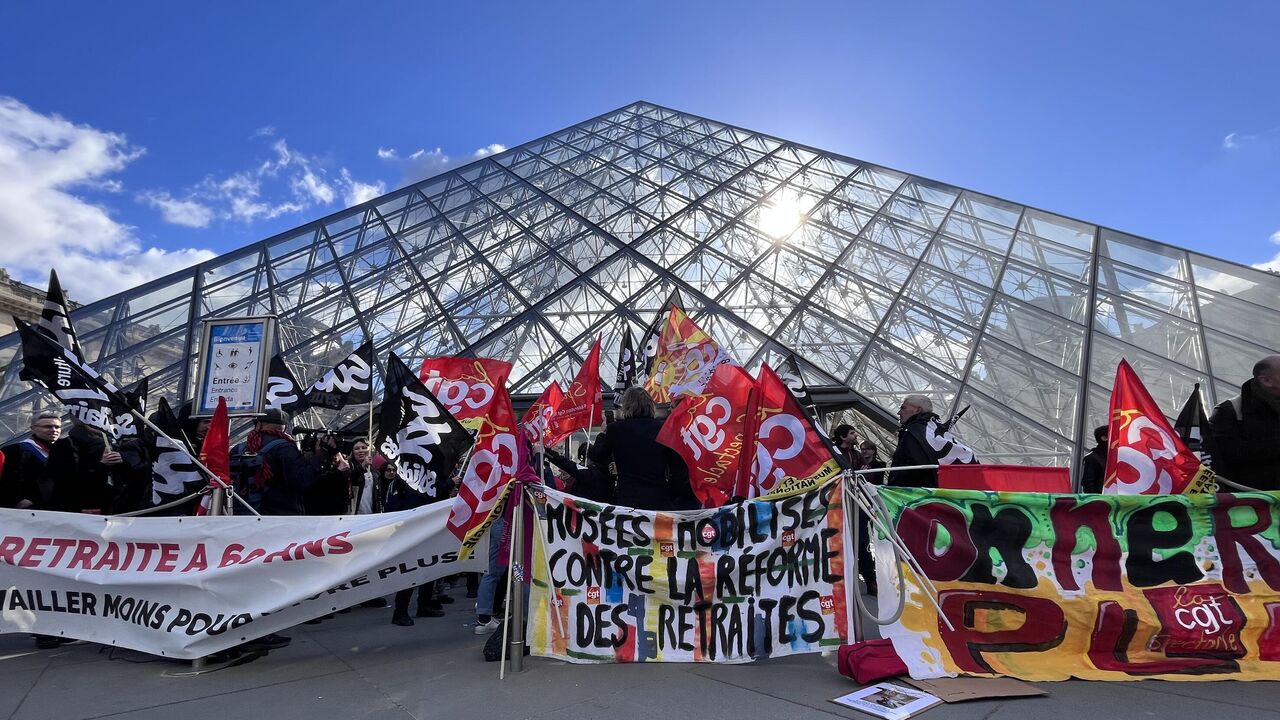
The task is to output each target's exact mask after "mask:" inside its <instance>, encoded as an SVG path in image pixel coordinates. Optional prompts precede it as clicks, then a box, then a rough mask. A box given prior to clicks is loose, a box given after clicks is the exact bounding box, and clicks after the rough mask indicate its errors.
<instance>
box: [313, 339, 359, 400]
mask: <svg viewBox="0 0 1280 720" xmlns="http://www.w3.org/2000/svg"><path fill="white" fill-rule="evenodd" d="M371 400H373V341H372V340H366V341H365V342H364V344H363V345H361V346H360V347H358V348H356V351H355V352H353V353H351V354H350V355H348V356H347V358H346V359H345V360H343V361H342V362H340V363H338V364H337V365H335V366H334V367H333V369H332V370H330V371H329V372H327V373H325V374H324V377H322V378H320V379H319V380H317V381H316V383H315V384H314V385H312V386H311V389H310V390H308V391H307V404H308V405H310V406H311V407H322V408H328V409H330V410H337V409H338V408H341V407H345V406H347V405H362V404H364V403H367V402H369V401H371Z"/></svg>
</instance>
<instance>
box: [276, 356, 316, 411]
mask: <svg viewBox="0 0 1280 720" xmlns="http://www.w3.org/2000/svg"><path fill="white" fill-rule="evenodd" d="M266 405H267V409H268V410H280V411H281V412H287V413H292V412H297V411H299V410H306V409H307V407H308V404H307V399H306V398H305V397H303V395H302V391H301V390H300V389H299V387H298V379H297V378H295V377H294V376H293V373H292V372H290V370H289V365H288V364H287V363H285V361H284V358H283V357H282V356H281V355H279V354H278V353H277V354H276V355H275V356H274V357H272V358H271V367H270V368H269V372H268V375H267V394H266Z"/></svg>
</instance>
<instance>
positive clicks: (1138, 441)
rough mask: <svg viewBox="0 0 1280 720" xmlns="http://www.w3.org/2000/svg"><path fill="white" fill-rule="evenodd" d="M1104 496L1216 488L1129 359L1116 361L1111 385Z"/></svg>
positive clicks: (1211, 476)
mask: <svg viewBox="0 0 1280 720" xmlns="http://www.w3.org/2000/svg"><path fill="white" fill-rule="evenodd" d="M1107 438H1108V441H1107V470H1106V474H1105V477H1104V479H1103V481H1102V492H1103V493H1105V494H1108V495H1170V494H1181V493H1201V492H1216V491H1217V481H1216V480H1215V475H1214V474H1213V471H1212V470H1210V469H1209V468H1207V467H1205V466H1204V465H1203V464H1202V463H1201V462H1200V459H1199V458H1197V457H1196V456H1195V453H1193V452H1191V451H1190V450H1189V449H1187V446H1186V445H1184V444H1183V442H1182V441H1181V440H1180V439H1178V434H1177V433H1176V432H1174V431H1173V427H1172V426H1171V425H1169V421H1168V419H1166V418H1165V416H1164V413H1162V412H1160V407H1159V406H1158V405H1156V402H1155V400H1152V399H1151V395H1150V394H1149V393H1148V392H1147V389H1146V387H1144V386H1143V385H1142V381H1141V380H1140V379H1138V374H1137V373H1135V372H1134V371H1133V368H1132V367H1130V366H1129V363H1128V362H1127V361H1125V360H1121V361H1120V365H1119V366H1118V367H1117V368H1116V382H1115V385H1114V386H1113V387H1112V388H1111V412H1110V426H1109V428H1108V433H1107Z"/></svg>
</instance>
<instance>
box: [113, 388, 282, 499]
mask: <svg viewBox="0 0 1280 720" xmlns="http://www.w3.org/2000/svg"><path fill="white" fill-rule="evenodd" d="M129 414H130V415H133V416H134V417H135V418H137V419H138V420H140V421H141V422H142V424H143V425H146V426H147V427H148V428H150V429H151V432H153V433H155V434H156V435H159V436H160V437H162V438H164V439H166V440H168V441H169V442H172V443H175V444H176V443H177V442H178V441H177V440H174V439H173V438H171V437H169V436H168V435H167V434H166V433H165V432H164V431H163V430H161V429H160V428H158V427H156V424H155V423H153V422H151V421H150V420H148V419H147V418H146V416H144V415H143V414H142V413H140V412H138V411H137V410H134V409H130V410H129ZM197 454H198V453H197ZM188 457H189V458H190V459H191V464H192V465H195V466H196V467H197V468H199V469H200V471H201V472H203V473H204V474H205V475H206V476H207V477H208V479H209V480H211V481H212V482H213V484H214V485H215V486H216V487H217V488H219V489H222V490H224V491H226V492H227V493H229V494H230V495H231V497H232V498H234V499H235V500H238V501H239V502H240V504H241V505H243V506H244V507H245V509H246V510H248V511H249V512H251V513H253V514H254V515H257V516H258V517H262V514H261V513H259V512H258V511H257V510H254V509H253V506H252V505H250V504H249V503H248V502H246V501H245V499H244V498H242V497H240V494H239V493H237V492H236V491H235V488H233V487H231V486H230V485H228V484H227V483H226V482H224V481H223V480H222V478H220V477H218V475H217V473H215V472H214V471H212V470H210V469H209V468H208V467H207V466H205V464H204V463H202V462H200V458H198V457H195V456H194V455H188Z"/></svg>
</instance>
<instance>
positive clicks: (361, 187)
mask: <svg viewBox="0 0 1280 720" xmlns="http://www.w3.org/2000/svg"><path fill="white" fill-rule="evenodd" d="M342 180H343V185H345V186H346V188H347V191H346V193H345V194H344V195H343V198H342V201H343V202H344V203H346V205H347V207H351V206H352V205H359V204H360V203H362V202H365V201H368V200H372V199H374V198H376V197H378V196H379V195H384V194H386V192H387V186H386V184H385V183H383V182H382V181H381V180H379V181H378V182H376V183H374V184H372V185H370V184H368V183H362V182H360V181H359V180H353V179H352V178H351V174H350V173H348V172H347V169H346V168H343V169H342Z"/></svg>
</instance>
